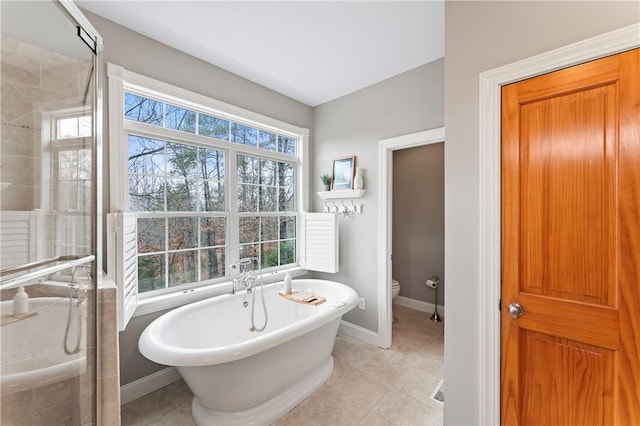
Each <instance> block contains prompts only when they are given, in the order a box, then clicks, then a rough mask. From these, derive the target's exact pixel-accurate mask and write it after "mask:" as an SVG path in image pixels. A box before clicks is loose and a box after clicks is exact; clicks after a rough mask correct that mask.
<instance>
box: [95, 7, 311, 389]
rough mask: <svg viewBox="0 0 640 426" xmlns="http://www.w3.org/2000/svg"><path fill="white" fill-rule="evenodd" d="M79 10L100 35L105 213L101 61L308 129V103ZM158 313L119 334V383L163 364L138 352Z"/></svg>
mask: <svg viewBox="0 0 640 426" xmlns="http://www.w3.org/2000/svg"><path fill="white" fill-rule="evenodd" d="M83 13H84V14H85V15H86V16H87V18H88V19H89V20H90V21H91V23H92V24H93V25H94V26H95V28H96V29H97V30H98V32H99V33H100V34H101V35H102V37H103V39H104V52H103V58H104V62H105V66H104V69H103V73H104V74H103V75H104V76H105V78H104V82H103V87H104V100H105V104H104V105H105V107H104V123H105V126H104V138H103V141H104V150H103V154H104V172H103V182H104V186H103V191H104V193H103V195H104V196H103V199H104V211H105V212H109V211H110V210H109V134H108V118H109V117H108V111H109V109H108V101H109V99H108V93H107V83H106V63H107V62H112V63H115V64H117V65H121V66H123V67H125V68H126V69H128V70H131V71H134V72H137V73H139V74H142V75H145V76H148V77H152V78H155V79H157V80H161V81H164V82H167V83H170V84H173V85H176V86H179V87H182V88H184V89H188V90H192V91H194V92H197V93H200V94H202V95H206V96H209V97H211V98H214V99H217V100H220V101H224V102H227V103H230V104H232V105H235V106H238V107H242V108H245V109H248V110H251V111H254V112H257V113H260V114H264V115H266V116H269V117H272V118H275V119H278V120H282V121H285V122H287V123H290V124H293V125H296V126H300V127H305V128H311V127H312V124H313V114H312V109H311V107H309V106H308V105H304V104H302V103H300V102H297V101H295V100H293V99H291V98H288V97H286V96H283V95H281V94H279V93H276V92H274V91H272V90H270V89H267V88H265V87H263V86H260V85H257V84H255V83H253V82H251V81H248V80H245V79H243V78H241V77H238V76H237V75H235V74H231V73H229V72H227V71H224V70H223V69H221V68H218V67H215V66H213V65H210V64H208V63H206V62H203V61H201V60H199V59H196V58H194V57H193V56H190V55H187V54H185V53H182V52H180V51H178V50H175V49H173V48H170V47H168V46H166V45H164V44H162V43H158V42H156V41H154V40H151V39H149V38H147V37H145V36H143V35H141V34H139V33H136V32H133V31H131V30H129V29H127V28H125V27H122V26H120V25H117V24H115V23H113V22H111V21H108V20H106V19H104V18H101V17H99V16H97V15H94V14H92V13H91V12H88V11H86V10H83ZM230 36H232V35H230ZM217 42H219V43H223V42H224V40H217ZM103 229H106V227H104V226H103ZM103 252H104V253H106V238H104V244H103ZM105 267H106V259H105ZM159 315H160V313H155V314H151V315H145V316H141V317H138V318H134V319H133V320H132V322H131V323H130V325H129V326H128V327H127V329H126V330H125V331H124V332H122V333H120V367H121V384H123V385H124V384H127V383H129V382H132V381H134V380H136V379H139V378H141V377H144V376H146V375H148V374H151V373H153V372H155V371H158V370H160V369H162V368H163V366H160V365H157V364H154V363H152V362H151V361H149V360H147V359H146V358H144V357H143V356H142V355H140V353H139V352H138V338H139V336H140V333H141V332H142V330H144V328H145V327H146V326H147V325H148V324H149V323H150V322H151V321H152V320H153V319H155V318H156V317H158V316H159Z"/></svg>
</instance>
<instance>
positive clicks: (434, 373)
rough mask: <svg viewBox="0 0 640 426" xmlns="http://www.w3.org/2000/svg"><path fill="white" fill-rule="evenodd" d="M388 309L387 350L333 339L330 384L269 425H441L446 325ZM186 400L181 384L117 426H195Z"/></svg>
mask: <svg viewBox="0 0 640 426" xmlns="http://www.w3.org/2000/svg"><path fill="white" fill-rule="evenodd" d="M393 309H394V316H395V317H396V318H397V321H396V322H395V323H394V325H393V344H392V345H391V348H390V349H387V350H384V349H380V348H377V347H375V346H372V345H369V344H367V343H364V342H362V341H360V340H357V339H354V338H351V337H348V336H344V335H341V334H338V337H337V339H336V343H335V346H334V349H333V357H334V361H335V367H334V371H333V375H332V376H331V378H330V379H329V381H328V382H327V383H325V385H324V386H322V387H321V388H320V389H318V390H317V391H316V392H315V393H314V394H313V395H311V396H310V397H309V398H307V399H305V400H304V401H302V402H301V403H300V404H299V405H298V406H296V407H295V408H294V409H293V410H291V411H289V412H288V413H287V414H286V415H285V416H283V417H282V418H280V419H279V420H278V421H276V422H275V423H274V425H357V424H361V425H441V424H442V408H443V405H442V404H441V403H439V402H436V401H434V400H432V399H431V396H432V394H433V393H434V391H435V390H436V387H438V384H439V383H440V380H442V379H443V376H444V328H443V323H441V322H440V323H434V322H433V321H430V320H429V316H430V315H429V314H427V313H424V312H419V311H415V310H412V309H408V308H405V307H403V306H394V308H393ZM191 400H192V394H191V391H189V388H188V387H187V386H186V385H185V384H184V381H182V380H180V381H178V382H175V383H173V384H171V385H169V386H167V387H164V388H162V389H159V390H157V391H155V392H153V393H151V394H149V395H146V396H144V397H142V398H139V399H137V400H135V401H132V402H130V403H128V404H126V405H124V406H123V407H122V425H123V426H133V425H154V426H188V425H189V426H190V425H193V424H194V423H193V419H192V418H191Z"/></svg>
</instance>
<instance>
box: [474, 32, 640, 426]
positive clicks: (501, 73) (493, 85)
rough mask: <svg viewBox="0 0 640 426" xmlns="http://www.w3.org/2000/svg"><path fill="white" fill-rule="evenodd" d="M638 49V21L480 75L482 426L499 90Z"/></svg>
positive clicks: (489, 416) (489, 363) (491, 316)
mask: <svg viewBox="0 0 640 426" xmlns="http://www.w3.org/2000/svg"><path fill="white" fill-rule="evenodd" d="M639 46H640V23H638V24H634V25H631V26H628V27H625V28H621V29H619V30H615V31H612V32H609V33H606V34H602V35H599V36H596V37H593V38H590V39H587V40H584V41H580V42H578V43H574V44H571V45H569V46H565V47H562V48H559V49H555V50H552V51H549V52H546V53H543V54H540V55H537V56H533V57H531V58H527V59H523V60H521V61H518V62H514V63H512V64H508V65H505V66H502V67H499V68H495V69H492V70H489V71H486V72H483V73H481V74H480V76H479V78H480V81H479V89H480V93H479V141H478V142H479V153H480V155H479V170H480V179H479V203H480V204H479V208H480V223H479V230H480V235H479V244H480V246H479V259H478V260H479V266H480V271H479V273H480V294H481V295H482V300H481V301H480V316H481V318H480V321H479V322H478V335H479V336H480V339H479V341H480V348H479V350H480V354H481V361H480V362H481V365H480V367H481V371H480V375H481V377H480V380H481V386H482V392H481V401H480V410H481V412H480V423H481V424H500V313H499V311H498V303H499V300H500V88H501V86H503V85H505V84H509V83H513V82H516V81H520V80H524V79H527V78H531V77H535V76H537V75H541V74H544V73H547V72H552V71H556V70H558V69H562V68H567V67H570V66H573V65H577V64H580V63H584V62H588V61H592V60H595V59H599V58H602V57H605V56H609V55H613V54H616V53H620V52H623V51H626V50H630V49H633V48H637V47H639Z"/></svg>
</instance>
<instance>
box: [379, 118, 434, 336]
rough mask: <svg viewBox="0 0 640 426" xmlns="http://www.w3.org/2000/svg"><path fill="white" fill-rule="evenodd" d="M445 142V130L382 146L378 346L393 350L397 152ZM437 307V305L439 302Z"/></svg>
mask: <svg viewBox="0 0 640 426" xmlns="http://www.w3.org/2000/svg"><path fill="white" fill-rule="evenodd" d="M439 142H444V127H438V128H435V129H431V130H424V131H422V132H417V133H410V134H408V135H403V136H397V137H394V138H388V139H381V140H380V142H379V143H378V170H379V171H380V175H379V176H380V177H379V178H378V196H379V197H380V198H379V203H378V208H379V211H378V346H379V347H381V348H384V349H387V348H389V347H390V346H391V329H392V326H391V322H392V320H393V317H392V314H391V286H390V285H389V283H390V282H391V245H392V243H393V240H392V230H393V226H392V208H393V204H392V201H393V151H396V150H399V149H406V148H414V147H417V146H423V145H430V144H434V143H439ZM436 306H437V301H436Z"/></svg>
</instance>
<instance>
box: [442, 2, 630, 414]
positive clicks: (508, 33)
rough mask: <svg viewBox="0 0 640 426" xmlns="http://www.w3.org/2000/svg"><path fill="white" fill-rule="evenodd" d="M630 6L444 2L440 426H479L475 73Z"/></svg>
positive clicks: (598, 28) (619, 22) (602, 23)
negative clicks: (443, 280) (443, 398)
mask: <svg viewBox="0 0 640 426" xmlns="http://www.w3.org/2000/svg"><path fill="white" fill-rule="evenodd" d="M639 16H640V4H639V3H638V2H612V1H603V2H537V1H536V2H476V1H471V2H458V1H447V2H446V4H445V57H446V66H445V93H446V96H445V122H446V129H447V130H446V131H447V141H446V144H445V212H446V218H447V219H446V225H445V233H446V237H445V270H446V272H447V289H446V299H447V321H445V336H447V337H446V343H445V359H446V363H445V381H446V383H447V403H446V404H445V406H444V410H445V411H444V418H445V423H446V424H452V425H453V424H479V423H481V421H480V418H479V414H480V395H481V394H482V392H483V386H482V383H480V380H479V379H480V362H481V354H480V352H479V348H480V342H479V338H478V324H480V323H481V318H480V316H479V306H478V300H480V294H479V291H478V289H479V287H478V285H479V283H478V270H479V269H478V259H479V253H478V232H479V228H478V220H479V218H478V179H479V176H478V74H479V73H481V72H483V71H486V70H490V69H492V68H496V67H499V66H502V65H506V64H508V63H511V62H514V61H517V60H519V59H523V58H527V57H530V56H533V55H536V54H539V53H543V52H545V51H548V50H551V49H555V48H558V47H562V46H565V45H568V44H571V43H574V42H577V41H579V40H583V39H586V38H589V37H592V36H595V35H598V34H602V33H605V32H608V31H611V30H613V29H616V28H620V27H623V26H627V25H630V24H632V23H634V22H638V21H639Z"/></svg>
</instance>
